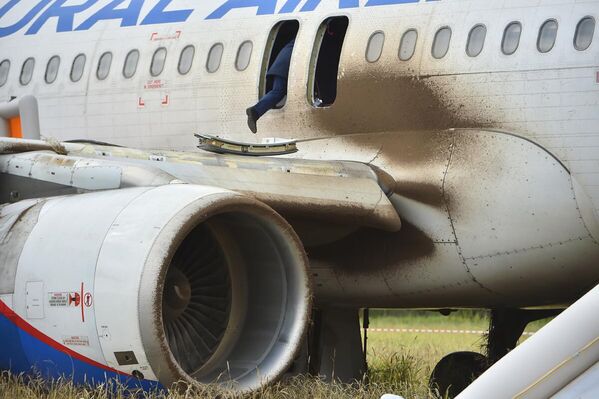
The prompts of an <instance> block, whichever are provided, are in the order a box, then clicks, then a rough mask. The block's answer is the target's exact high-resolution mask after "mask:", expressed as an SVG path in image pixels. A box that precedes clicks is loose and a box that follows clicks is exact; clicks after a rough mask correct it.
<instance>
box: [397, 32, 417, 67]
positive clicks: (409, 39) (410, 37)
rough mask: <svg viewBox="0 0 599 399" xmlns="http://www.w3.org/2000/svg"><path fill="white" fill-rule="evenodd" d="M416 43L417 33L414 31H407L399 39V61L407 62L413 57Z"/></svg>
mask: <svg viewBox="0 0 599 399" xmlns="http://www.w3.org/2000/svg"><path fill="white" fill-rule="evenodd" d="M417 41H418V32H417V31H416V29H409V30H407V31H406V32H405V33H404V34H403V36H402V37H401V43H400V44H399V59H400V60H402V61H408V60H409V59H410V58H412V57H413V56H414V51H416V42H417Z"/></svg>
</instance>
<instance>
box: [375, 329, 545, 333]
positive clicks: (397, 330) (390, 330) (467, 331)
mask: <svg viewBox="0 0 599 399" xmlns="http://www.w3.org/2000/svg"><path fill="white" fill-rule="evenodd" d="M368 332H394V333H419V334H422V333H424V334H477V335H482V334H486V333H488V331H484V330H443V329H428V328H369V329H368ZM533 334H534V333H533V332H524V333H522V335H533Z"/></svg>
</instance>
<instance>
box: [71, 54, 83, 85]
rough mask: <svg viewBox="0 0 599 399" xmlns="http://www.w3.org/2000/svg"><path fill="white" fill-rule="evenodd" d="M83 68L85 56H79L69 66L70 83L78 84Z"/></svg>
mask: <svg viewBox="0 0 599 399" xmlns="http://www.w3.org/2000/svg"><path fill="white" fill-rule="evenodd" d="M84 67H85V54H79V55H77V57H75V59H74V60H73V65H72V66H71V82H78V81H79V79H81V77H82V76H83V68H84Z"/></svg>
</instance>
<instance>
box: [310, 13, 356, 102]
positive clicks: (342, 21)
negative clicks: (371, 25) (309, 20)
mask: <svg viewBox="0 0 599 399" xmlns="http://www.w3.org/2000/svg"><path fill="white" fill-rule="evenodd" d="M348 25H349V19H348V18H347V17H331V18H327V19H325V20H324V21H323V22H322V24H321V25H320V28H319V29H318V32H317V34H316V40H315V42H314V48H313V50H312V57H311V59H310V75H309V80H308V101H309V102H310V104H312V105H313V106H315V107H326V106H329V105H331V104H333V103H334V102H335V98H336V97H337V73H338V72H339V60H340V58H341V50H342V48H343V41H344V40H345V33H346V32H347V27H348Z"/></svg>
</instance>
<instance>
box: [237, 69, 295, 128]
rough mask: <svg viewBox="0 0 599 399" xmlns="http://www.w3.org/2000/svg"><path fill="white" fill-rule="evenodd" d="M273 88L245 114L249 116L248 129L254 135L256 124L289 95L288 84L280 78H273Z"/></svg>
mask: <svg viewBox="0 0 599 399" xmlns="http://www.w3.org/2000/svg"><path fill="white" fill-rule="evenodd" d="M273 79H274V80H273V88H272V90H271V91H269V92H268V93H266V94H265V95H264V96H263V97H262V98H261V99H260V101H258V103H256V105H254V106H253V107H250V108H248V109H247V110H246V111H245V112H246V114H247V116H248V127H249V128H250V130H251V131H252V132H254V133H256V132H257V127H256V122H257V121H258V119H260V117H261V116H262V115H264V114H265V113H266V112H267V111H269V110H271V109H273V108H274V107H276V106H277V104H278V103H279V102H280V101H281V100H282V99H283V97H285V95H286V94H287V82H286V80H285V79H284V78H282V77H280V76H273Z"/></svg>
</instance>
